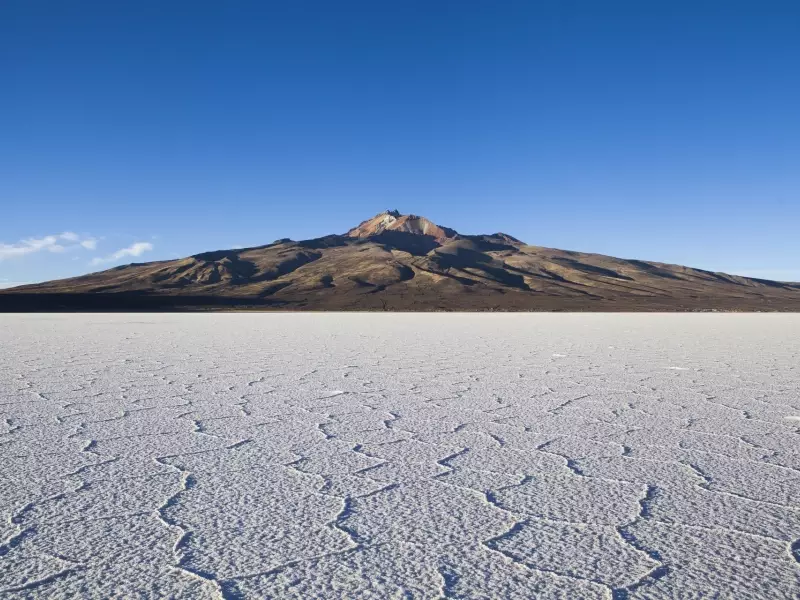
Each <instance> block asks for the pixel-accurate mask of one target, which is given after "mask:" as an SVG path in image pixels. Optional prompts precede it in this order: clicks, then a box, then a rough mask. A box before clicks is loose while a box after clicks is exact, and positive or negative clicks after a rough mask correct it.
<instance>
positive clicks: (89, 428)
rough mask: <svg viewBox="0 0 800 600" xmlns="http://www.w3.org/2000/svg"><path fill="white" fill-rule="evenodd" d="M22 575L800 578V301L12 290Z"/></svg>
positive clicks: (16, 571)
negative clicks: (204, 296) (377, 309)
mask: <svg viewBox="0 0 800 600" xmlns="http://www.w3.org/2000/svg"><path fill="white" fill-rule="evenodd" d="M0 345H1V347H2V353H1V354H0V404H1V405H0V413H2V414H0V443H1V444H2V445H0V455H1V456H2V461H1V462H0V470H1V471H2V472H1V473H0V491H1V493H2V503H1V504H0V506H1V507H2V512H3V515H2V516H1V517H0V540H2V545H0V591H2V592H4V593H3V597H4V598H76V597H81V598H304V599H305V598H375V599H384V598H569V599H576V598H580V599H589V598H612V599H617V598H631V599H634V598H637V599H644V598H647V599H655V598H711V597H713V598H736V599H747V598H770V599H777V598H798V597H800V563H799V562H798V561H800V444H799V443H798V442H800V435H799V434H798V432H799V431H800V359H799V358H798V357H799V356H800V315H546V314H539V315H432V314H428V315H420V314H417V315H413V314H405V315H390V314H348V315H341V314H328V315H308V314H295V315H292V314H210V315H46V316H41V315H40V316H35V315H24V316H10V315H6V316H2V315H0Z"/></svg>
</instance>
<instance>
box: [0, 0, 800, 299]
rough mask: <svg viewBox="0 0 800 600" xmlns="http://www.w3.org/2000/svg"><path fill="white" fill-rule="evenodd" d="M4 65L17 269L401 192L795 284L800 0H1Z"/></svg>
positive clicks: (317, 216) (249, 239)
mask: <svg viewBox="0 0 800 600" xmlns="http://www.w3.org/2000/svg"><path fill="white" fill-rule="evenodd" d="M0 77H1V78H2V93H0V208H1V210H0V285H8V284H9V283H11V282H29V281H39V280H44V279H51V278H55V277H64V276H68V275H75V274H79V273H83V272H88V271H92V270H98V269H99V268H105V267H108V266H113V265H115V264H121V263H125V262H131V261H132V260H135V261H143V260H156V259H166V258H175V257H179V256H186V255H189V254H193V253H197V252H201V251H205V250H211V249H218V248H230V247H234V246H250V245H259V244H264V243H268V242H271V241H272V240H274V239H276V238H279V237H292V238H294V239H303V238H309V237H315V236H319V235H323V234H327V233H332V232H343V231H345V230H347V229H348V228H349V227H351V226H353V225H355V224H357V223H358V222H359V221H361V220H363V219H365V218H367V217H369V216H371V215H373V214H375V213H377V212H380V211H381V210H384V209H388V208H392V209H394V208H396V209H399V210H400V211H401V212H411V213H417V214H422V215H425V216H427V217H429V218H431V219H432V220H434V221H436V222H439V223H441V224H443V225H446V226H450V227H453V228H455V229H457V230H459V231H461V232H465V233H478V232H480V233H490V232H494V231H504V232H507V233H510V234H512V235H514V236H516V237H518V238H521V239H523V240H525V241H527V242H528V243H531V244H537V245H544V246H554V247H559V248H565V249H572V250H583V251H591V252H600V253H604V254H611V255H615V256H622V257H628V258H641V259H650V260H660V261H666V262H675V263H681V264H688V265H692V266H698V267H703V268H708V269H713V270H722V271H728V272H734V273H741V274H751V275H755V276H759V277H770V278H778V279H787V280H788V279H791V280H800V235H798V223H800V109H799V108H798V107H800V3H798V2H795V1H791V2H789V1H772V0H763V1H758V2H756V1H755V0H753V1H749V2H742V1H737V0H729V1H724V2H723V1H714V2H712V1H707V0H692V1H683V0H672V1H669V2H667V1H660V0H654V1H648V2H642V1H640V0H637V1H616V0H608V1H605V2H598V1H594V0H586V1H579V0H573V1H570V0H562V1H556V0H551V1H540V2H534V1H527V2H522V1H520V2H517V1H489V0H486V1H477V0H462V1H430V0H428V1H424V2H423V1H416V0H409V1H404V2H380V1H378V2H376V1H371V2H366V1H363V2H361V1H358V2H356V1H348V0H341V1H338V2H323V1H318V2H317V1H314V2H312V1H297V2H271V1H260V2H259V1H253V2H246V1H233V2H206V1H198V0H194V1H191V2H188V1H170V2H163V1H160V0H136V1H129V0H118V1H114V2H107V1H81V0H74V1H72V2H63V1H61V0H58V1H55V0H53V1H47V0H5V1H4V2H2V3H0ZM64 232H68V235H67V238H64V237H58V236H61V235H62V234H63V233H64ZM48 236H51V237H48ZM25 240H28V241H27V242H26V241H25ZM134 244H139V246H135V245H134ZM32 245H34V246H36V247H35V248H32ZM125 249H128V250H129V252H127V253H126V252H124V250H125ZM131 249H132V250H131Z"/></svg>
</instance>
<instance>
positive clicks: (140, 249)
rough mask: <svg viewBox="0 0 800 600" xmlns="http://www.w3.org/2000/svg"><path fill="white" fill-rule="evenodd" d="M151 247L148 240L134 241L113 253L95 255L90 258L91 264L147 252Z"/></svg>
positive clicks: (99, 263) (113, 260)
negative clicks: (101, 255)
mask: <svg viewBox="0 0 800 600" xmlns="http://www.w3.org/2000/svg"><path fill="white" fill-rule="evenodd" d="M152 249H153V244H151V243H150V242H136V243H135V244H131V245H130V246H128V247H127V248H120V249H119V250H117V251H116V252H114V253H113V254H109V255H108V256H103V257H100V256H98V257H95V258H93V259H92V262H91V264H93V265H101V264H104V263H111V262H115V261H118V260H120V259H121V258H125V257H126V256H141V255H142V254H144V253H145V252H149V251H150V250H152Z"/></svg>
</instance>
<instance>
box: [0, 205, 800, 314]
mask: <svg viewBox="0 0 800 600" xmlns="http://www.w3.org/2000/svg"><path fill="white" fill-rule="evenodd" d="M221 308H224V309H230V308H240V309H247V308H251V309H278V310H396V311H435V310H445V311H495V310H496V311H537V310H545V311H694V310H725V311H797V310H800V284H798V283H787V282H778V281H769V280H764V279H753V278H749V277H742V276H738V275H729V274H726V273H718V272H712V271H707V270H703V269H695V268H691V267H685V266H680V265H672V264H665V263H660V262H652V261H647V260H634V259H622V258H614V257H611V256H604V255H601V254H589V253H583V252H571V251H567V250H557V249H553V248H544V247H541V246H532V245H528V244H526V243H524V242H522V241H520V240H518V239H516V238H514V237H512V236H511V235H508V234H505V233H493V234H485V235H464V234H461V233H458V232H457V231H455V230H454V229H451V228H448V227H444V226H441V225H438V224H436V223H434V222H432V221H430V220H429V219H426V218H425V217H421V216H417V215H403V214H401V213H399V212H398V211H386V212H382V213H379V214H377V215H375V216H374V217H372V218H370V219H367V220H365V221H363V222H362V223H361V224H359V225H358V226H356V227H354V228H352V229H350V230H349V231H348V232H347V233H344V234H332V235H328V236H324V237H321V238H316V239H311V240H304V241H293V240H291V239H288V238H285V239H281V240H278V241H276V242H274V243H272V244H267V245H264V246H258V247H253V248H242V249H235V250H218V251H213V252H204V253H202V254H196V255H194V256H189V257H186V258H181V259H177V260H167V261H157V262H149V263H137V264H129V265H124V266H120V267H115V268H113V269H109V270H106V271H101V272H98V273H91V274H89V275H83V276H80V277H73V278H70V279H62V280H57V281H50V282H46V283H39V284H34V285H26V286H20V287H16V288H12V289H8V290H3V291H2V292H0V310H10V311H16V310H21V311H35V310H149V309H153V310H171V309H175V310H184V309H221Z"/></svg>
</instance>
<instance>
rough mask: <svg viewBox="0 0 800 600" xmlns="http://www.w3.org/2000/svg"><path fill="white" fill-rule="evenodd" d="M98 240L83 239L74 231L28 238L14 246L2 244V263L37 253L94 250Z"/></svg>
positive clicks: (0, 249)
mask: <svg viewBox="0 0 800 600" xmlns="http://www.w3.org/2000/svg"><path fill="white" fill-rule="evenodd" d="M96 247H97V240H95V239H94V238H91V237H82V236H80V235H78V234H77V233H73V232H72V231H65V232H64V233H59V234H55V235H46V236H44V237H40V238H26V239H24V240H20V241H18V242H16V243H13V244H5V243H0V261H2V260H6V259H10V258H18V257H21V256H26V255H28V254H35V253H37V252H56V253H58V252H67V251H69V250H72V249H75V248H84V249H86V250H94V249H95V248H96Z"/></svg>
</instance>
